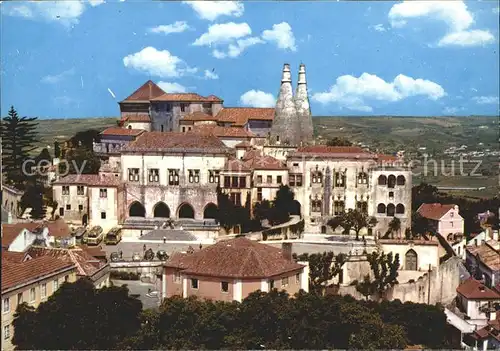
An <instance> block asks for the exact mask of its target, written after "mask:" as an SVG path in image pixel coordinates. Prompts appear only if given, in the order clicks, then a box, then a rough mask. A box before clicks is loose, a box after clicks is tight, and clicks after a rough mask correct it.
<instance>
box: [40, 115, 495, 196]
mask: <svg viewBox="0 0 500 351" xmlns="http://www.w3.org/2000/svg"><path fill="white" fill-rule="evenodd" d="M116 121H117V117H109V118H79V119H43V120H40V121H39V130H38V131H39V136H40V142H39V144H38V146H39V149H38V150H41V148H43V147H46V146H47V145H50V146H52V145H53V143H54V140H58V141H64V140H66V139H69V138H70V137H71V136H73V135H74V134H75V133H77V132H79V131H83V130H86V129H90V128H93V129H98V130H104V129H105V128H107V127H110V126H116ZM313 122H314V127H315V134H316V138H317V139H318V140H327V139H330V138H333V137H345V138H347V139H349V140H350V141H352V142H353V143H355V144H359V145H363V146H367V147H369V148H370V149H371V150H373V151H377V152H381V153H390V154H394V153H395V152H398V151H405V156H406V157H407V159H422V158H423V157H424V156H425V155H427V156H428V157H429V158H433V159H436V160H438V162H439V168H441V163H442V162H444V164H445V165H446V167H447V168H449V167H451V164H452V162H451V161H452V160H455V162H457V160H458V158H459V157H460V155H465V156H464V157H466V158H468V159H469V160H471V161H472V160H474V162H476V161H478V160H479V161H481V166H480V169H481V173H482V174H483V176H480V177H477V176H471V177H467V176H465V177H464V176H446V175H442V174H441V175H440V174H438V175H437V176H428V177H415V179H414V182H415V183H418V182H419V181H420V180H422V179H425V180H426V181H427V182H429V183H432V184H435V185H439V186H442V187H457V188H458V187H464V188H466V187H485V188H486V189H482V190H478V191H475V190H457V191H460V193H462V194H465V195H470V196H494V195H498V184H499V183H498V179H499V176H498V155H496V154H495V153H496V152H499V148H498V141H499V139H498V131H499V119H498V117H484V116H472V117H382V116H381V117H352V116H351V117H314V118H313ZM464 146H465V147H464ZM460 148H461V149H460ZM454 149H455V150H454ZM456 149H459V150H456ZM474 165H475V163H472V162H471V163H470V164H467V166H466V167H465V168H467V169H469V170H470V171H472V169H473V168H474V167H475V166H474Z"/></svg>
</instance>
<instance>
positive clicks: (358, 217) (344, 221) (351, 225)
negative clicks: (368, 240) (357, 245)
mask: <svg viewBox="0 0 500 351" xmlns="http://www.w3.org/2000/svg"><path fill="white" fill-rule="evenodd" d="M328 225H330V226H331V227H332V229H333V230H335V229H336V228H337V227H338V226H341V227H342V228H344V233H347V234H349V232H350V231H351V229H352V230H354V232H355V233H356V240H359V232H360V231H361V229H363V228H368V229H369V228H372V227H374V226H376V225H377V219H376V218H375V217H370V216H368V215H367V214H366V213H364V212H362V211H359V210H357V209H355V210H353V209H351V208H350V209H349V210H348V211H347V212H344V213H342V214H341V215H340V216H337V217H334V218H332V219H331V220H329V221H328Z"/></svg>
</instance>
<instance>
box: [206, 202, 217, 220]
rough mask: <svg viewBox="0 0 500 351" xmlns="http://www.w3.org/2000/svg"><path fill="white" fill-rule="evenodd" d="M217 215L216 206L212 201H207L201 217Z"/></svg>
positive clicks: (214, 216)
mask: <svg viewBox="0 0 500 351" xmlns="http://www.w3.org/2000/svg"><path fill="white" fill-rule="evenodd" d="M216 217H217V206H216V205H215V204H213V203H209V204H208V205H206V206H205V209H204V210H203V218H216Z"/></svg>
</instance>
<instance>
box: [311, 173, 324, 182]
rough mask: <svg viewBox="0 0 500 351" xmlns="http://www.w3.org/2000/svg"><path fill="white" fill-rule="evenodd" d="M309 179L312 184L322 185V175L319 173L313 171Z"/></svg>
mask: <svg viewBox="0 0 500 351" xmlns="http://www.w3.org/2000/svg"><path fill="white" fill-rule="evenodd" d="M311 178H312V182H313V183H320V184H321V183H322V182H323V174H322V173H321V172H319V171H313V172H312V173H311Z"/></svg>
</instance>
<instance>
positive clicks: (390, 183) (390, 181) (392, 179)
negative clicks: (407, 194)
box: [387, 174, 396, 188]
mask: <svg viewBox="0 0 500 351" xmlns="http://www.w3.org/2000/svg"><path fill="white" fill-rule="evenodd" d="M395 186H396V177H395V176H394V175H393V174H391V175H390V176H389V177H388V178H387V187H388V188H394V187H395Z"/></svg>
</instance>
